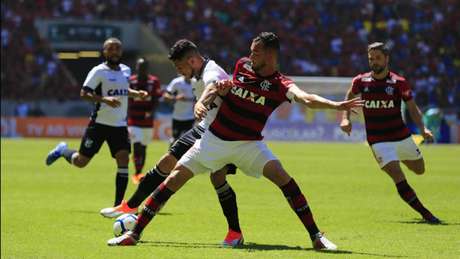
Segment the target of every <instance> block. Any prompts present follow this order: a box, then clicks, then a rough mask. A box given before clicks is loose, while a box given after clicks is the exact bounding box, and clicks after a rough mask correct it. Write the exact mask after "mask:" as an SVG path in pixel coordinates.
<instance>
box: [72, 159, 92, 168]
mask: <svg viewBox="0 0 460 259" xmlns="http://www.w3.org/2000/svg"><path fill="white" fill-rule="evenodd" d="M89 160H90V159H89V158H86V157H83V156H78V157H76V158H75V159H74V160H73V161H72V164H73V165H74V166H76V167H78V168H83V167H85V166H86V165H87V164H88V163H89Z"/></svg>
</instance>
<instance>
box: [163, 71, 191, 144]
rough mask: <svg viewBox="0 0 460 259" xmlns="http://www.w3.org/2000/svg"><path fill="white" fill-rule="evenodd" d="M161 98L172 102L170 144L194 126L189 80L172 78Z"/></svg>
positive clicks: (181, 77) (182, 77)
mask: <svg viewBox="0 0 460 259" xmlns="http://www.w3.org/2000/svg"><path fill="white" fill-rule="evenodd" d="M163 98H164V99H165V100H167V101H170V102H174V108H173V114H172V139H171V144H172V143H174V142H175V141H176V140H177V139H178V138H179V137H180V136H182V135H183V134H184V133H185V132H187V131H188V130H190V129H191V128H192V127H193V124H195V116H194V114H193V107H194V105H195V96H194V95H193V91H192V86H191V84H190V78H186V77H184V76H179V77H176V78H174V79H173V80H172V81H171V82H170V83H169V85H168V86H167V87H166V92H165V93H164V94H163Z"/></svg>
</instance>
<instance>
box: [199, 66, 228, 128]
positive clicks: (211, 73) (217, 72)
mask: <svg viewBox="0 0 460 259" xmlns="http://www.w3.org/2000/svg"><path fill="white" fill-rule="evenodd" d="M203 66H204V68H203V71H202V73H201V75H200V77H199V78H192V89H193V94H194V95H195V96H196V98H197V100H198V99H200V97H201V95H202V94H203V92H204V89H205V87H206V86H208V85H209V84H212V83H214V82H216V81H220V80H225V79H229V78H230V77H229V75H228V74H227V73H226V72H225V70H224V69H223V68H222V67H220V66H219V65H217V63H216V62H215V61H214V60H206V61H205V64H204V65H203ZM221 104H222V99H221V98H220V97H217V98H216V99H215V100H214V103H213V105H211V106H212V107H211V109H210V110H209V111H208V113H207V115H206V117H205V118H204V119H203V120H202V121H201V122H200V123H199V125H200V126H201V127H203V128H205V129H207V128H208V127H209V125H210V124H211V123H212V122H213V121H214V119H215V118H216V115H217V111H218V110H219V107H220V105H221Z"/></svg>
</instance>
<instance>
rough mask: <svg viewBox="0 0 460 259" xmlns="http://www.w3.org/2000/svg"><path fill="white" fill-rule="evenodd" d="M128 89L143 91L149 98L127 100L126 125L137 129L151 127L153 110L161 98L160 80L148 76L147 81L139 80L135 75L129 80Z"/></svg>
mask: <svg viewBox="0 0 460 259" xmlns="http://www.w3.org/2000/svg"><path fill="white" fill-rule="evenodd" d="M129 87H130V88H131V89H133V90H145V91H147V92H148V93H149V96H148V97H147V98H145V99H141V98H132V97H130V98H129V101H128V125H129V126H137V127H152V126H153V115H154V112H155V111H154V109H155V107H156V105H157V103H158V99H159V98H160V97H161V95H162V92H161V87H160V80H158V78H157V77H155V76H152V75H148V77H147V80H142V81H141V80H139V79H138V76H137V75H132V76H131V77H130V78H129Z"/></svg>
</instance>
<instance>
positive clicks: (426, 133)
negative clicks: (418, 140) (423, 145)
mask: <svg viewBox="0 0 460 259" xmlns="http://www.w3.org/2000/svg"><path fill="white" fill-rule="evenodd" d="M422 136H423V138H424V139H425V141H427V142H433V140H434V137H433V133H432V132H431V130H429V129H427V128H426V127H425V128H423V132H422Z"/></svg>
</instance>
